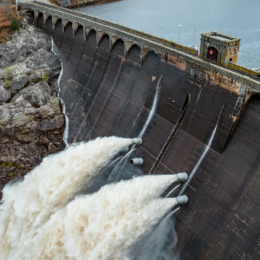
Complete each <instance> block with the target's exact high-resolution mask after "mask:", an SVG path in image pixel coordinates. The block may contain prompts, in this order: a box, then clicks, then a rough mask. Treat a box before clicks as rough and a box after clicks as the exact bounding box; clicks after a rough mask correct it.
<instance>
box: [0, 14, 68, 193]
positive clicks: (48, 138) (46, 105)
mask: <svg viewBox="0 0 260 260" xmlns="http://www.w3.org/2000/svg"><path fill="white" fill-rule="evenodd" d="M30 19H31V18H30V17H25V18H23V19H22V21H21V26H22V28H23V29H21V30H20V31H19V32H18V31H17V32H15V33H14V34H13V35H12V37H11V40H10V41H8V42H7V43H5V44H1V45H0V191H2V189H3V187H4V185H5V184H6V183H7V182H8V181H10V180H12V179H14V178H16V177H19V176H24V175H25V174H26V173H27V172H29V171H30V170H32V169H33V168H34V167H35V166H36V165H37V164H39V163H40V162H41V161H42V159H43V157H44V156H47V155H49V154H52V153H56V152H58V151H60V150H63V149H64V147H65V143H64V141H63V132H64V128H65V117H64V114H63V113H62V105H61V100H60V98H59V97H58V90H59V89H58V77H59V74H60V71H61V63H60V59H59V57H58V56H56V55H55V54H53V53H52V51H51V48H52V46H51V38H50V36H48V35H46V34H45V33H44V32H42V31H40V30H38V29H36V28H35V27H34V26H32V25H30V24H29V23H30ZM1 196H2V192H0V198H1Z"/></svg>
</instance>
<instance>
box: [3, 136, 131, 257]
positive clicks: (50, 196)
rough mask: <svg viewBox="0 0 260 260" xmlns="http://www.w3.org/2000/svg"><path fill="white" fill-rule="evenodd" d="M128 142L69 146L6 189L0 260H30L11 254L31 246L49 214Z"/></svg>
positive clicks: (110, 140)
mask: <svg viewBox="0 0 260 260" xmlns="http://www.w3.org/2000/svg"><path fill="white" fill-rule="evenodd" d="M131 143H132V140H131V139H125V138H118V137H106V138H97V139H95V140H93V141H90V142H88V143H80V144H78V145H74V146H69V147H68V148H67V149H66V150H65V151H62V152H60V153H58V154H55V155H51V156H48V157H46V158H44V160H43V162H42V163H41V164H40V165H39V166H38V167H36V168H35V169H34V170H32V171H31V172H30V173H29V174H27V175H26V176H25V178H24V180H23V181H22V182H20V183H18V184H14V185H9V186H6V187H5V188H4V190H3V203H2V204H1V206H0V223H1V225H0V259H1V260H2V259H3V260H4V259H5V260H6V259H12V260H14V259H33V258H26V257H24V258H22V256H21V257H20V256H19V257H18V258H17V257H14V254H16V252H17V250H18V248H20V249H21V250H23V249H24V248H28V247H31V245H32V243H33V241H34V239H35V235H36V234H37V233H38V232H40V231H39V230H41V228H42V226H43V225H44V224H45V223H46V222H47V221H48V220H49V219H50V217H51V215H53V214H55V212H58V211H59V210H62V209H63V208H64V207H65V206H66V205H67V204H68V202H70V201H71V200H72V199H73V198H74V197H75V196H76V195H77V194H78V193H79V192H80V191H81V190H82V189H83V188H85V187H86V186H88V185H91V181H92V180H93V177H95V176H96V175H97V174H98V173H99V171H100V170H101V169H102V168H103V167H104V166H106V165H107V164H108V163H109V162H110V160H111V159H112V158H113V156H115V154H117V153H118V152H119V151H120V150H122V148H123V147H125V146H128V145H130V144H131ZM36 259H37V258H36ZM39 259H44V258H39ZM47 259H49V258H47Z"/></svg>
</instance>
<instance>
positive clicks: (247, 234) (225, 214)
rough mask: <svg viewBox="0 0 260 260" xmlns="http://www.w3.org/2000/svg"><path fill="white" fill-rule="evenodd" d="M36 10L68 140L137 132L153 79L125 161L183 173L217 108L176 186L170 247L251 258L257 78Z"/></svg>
mask: <svg viewBox="0 0 260 260" xmlns="http://www.w3.org/2000/svg"><path fill="white" fill-rule="evenodd" d="M38 5H39V4H38ZM39 6H40V5H39ZM32 7H33V5H32V6H31V8H32ZM37 8H38V9H39V7H38V6H36V7H35V9H37ZM44 8H45V9H44ZM44 8H43V9H42V13H40V11H39V10H38V11H37V10H34V12H35V17H38V18H37V19H38V20H37V19H36V21H37V26H38V27H39V28H41V29H43V30H44V31H45V32H46V33H47V34H49V35H51V36H52V37H53V41H54V43H55V46H56V47H55V49H56V50H57V53H58V54H59V57H60V58H61V60H62V63H63V67H64V72H63V77H62V78H61V81H60V87H61V92H60V95H61V97H62V99H63V100H64V102H65V103H66V114H67V116H68V117H69V139H68V140H69V143H74V142H81V141H88V140H90V139H95V138H96V137H104V136H111V135H115V136H121V137H125V138H133V137H135V136H138V134H139V133H140V131H141V130H142V127H143V126H144V124H145V122H146V120H147V118H148V116H149V113H150V111H151V109H152V106H153V100H154V96H155V93H156V87H157V85H158V81H159V79H160V77H161V75H163V77H162V78H161V82H160V85H161V91H160V98H159V99H158V104H157V107H156V111H155V114H154V116H153V118H152V119H151V122H150V123H149V125H148V127H147V130H146V131H145V133H144V135H143V144H142V146H140V147H138V148H137V149H136V150H135V151H134V156H135V158H143V164H142V165H141V166H139V167H141V168H142V170H143V171H144V172H145V173H149V172H151V169H154V170H153V171H152V172H151V173H153V174H166V175H167V174H173V173H178V172H187V173H188V174H190V173H191V172H192V169H193V168H194V167H195V165H196V163H197V162H198V161H199V159H200V158H201V156H202V155H203V152H204V151H205V149H206V147H207V144H208V142H209V140H210V138H211V136H212V133H213V131H214V129H215V127H216V122H217V120H218V116H219V113H220V111H221V109H222V106H223V105H224V104H226V106H225V109H224V110H223V112H222V114H221V117H220V118H219V121H218V127H217V129H216V133H215V136H214V138H213V140H212V145H211V147H210V148H209V149H208V152H207V154H206V155H205V157H204V159H203V160H202V162H201V164H200V166H199V167H198V169H197V171H196V174H195V175H194V177H193V179H192V181H191V182H190V183H189V185H190V186H188V187H187V189H186V194H187V196H188V197H189V198H191V199H190V201H189V203H188V204H187V205H186V206H185V207H183V208H182V210H180V211H178V212H177V213H176V230H177V233H178V239H179V241H178V248H179V249H180V258H181V259H192V260H193V259H202V260H203V259H243V258H244V259H247V258H248V259H256V258H257V257H258V256H259V253H258V252H259V251H258V250H257V249H258V245H257V239H258V234H259V232H260V230H259V222H258V214H259V213H258V208H259V207H257V205H258V201H257V199H256V198H258V197H259V196H258V194H259V191H258V187H259V178H258V171H259V169H260V163H259V161H260V160H259V154H260V148H259V147H260V143H259V142H260V141H259V140H260V136H259V131H258V130H259V119H258V116H257V115H258V114H259V113H258V112H259V109H260V105H259V104H260V98H259V94H258V93H259V89H260V87H259V86H260V84H259V81H258V80H257V79H255V78H252V77H248V76H245V75H243V74H239V73H238V72H236V71H232V70H231V69H229V68H225V67H223V66H221V65H218V64H216V63H212V62H210V61H207V60H205V59H203V58H199V57H197V56H195V55H193V54H192V52H189V51H185V50H181V49H178V48H175V47H171V46H170V45H167V46H166V45H165V43H162V42H158V41H157V40H156V39H153V38H147V36H143V37H141V36H140V34H133V35H132V33H131V32H129V31H128V30H126V31H123V32H122V28H120V32H119V29H118V28H119V27H117V26H116V25H113V24H108V22H107V23H105V22H104V23H103V21H102V20H101V21H97V20H96V19H98V18H93V20H91V19H92V18H88V19H89V20H88V19H87V18H86V24H85V23H84V21H83V20H80V19H81V18H82V17H81V16H80V15H79V18H80V19H78V20H77V19H76V18H74V16H73V14H74V13H75V12H73V11H69V12H68V13H66V16H65V15H64V17H60V18H59V17H58V13H56V14H55V12H54V11H55V10H56V9H55V8H54V11H53V14H50V15H45V16H44V12H47V11H48V10H47V7H44ZM57 10H58V9H57ZM37 12H39V13H38V16H37V15H36V14H37ZM57 12H58V11H57ZM69 15H71V17H70V19H68V18H69ZM44 17H45V18H44ZM72 18H73V19H74V20H73V19H72ZM45 19H46V20H45ZM82 19H83V18H82ZM97 22H99V23H100V24H101V25H100V27H98V26H97V24H95V23H97ZM108 27H110V28H109V30H108ZM140 38H141V39H140ZM149 44H150V45H149ZM252 93H255V94H254V95H252ZM176 129H177V130H178V131H176ZM164 148H165V149H164ZM166 148H167V149H166ZM154 165H155V166H154ZM171 188H172V187H171ZM237 245H240V248H239V249H238V248H237ZM221 257H222V258H221ZM223 257H224V258H223Z"/></svg>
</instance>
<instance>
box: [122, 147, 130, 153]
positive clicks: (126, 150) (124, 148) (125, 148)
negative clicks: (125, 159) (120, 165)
mask: <svg viewBox="0 0 260 260" xmlns="http://www.w3.org/2000/svg"><path fill="white" fill-rule="evenodd" d="M121 152H123V153H127V152H129V147H128V146H125V147H123V148H122V149H121Z"/></svg>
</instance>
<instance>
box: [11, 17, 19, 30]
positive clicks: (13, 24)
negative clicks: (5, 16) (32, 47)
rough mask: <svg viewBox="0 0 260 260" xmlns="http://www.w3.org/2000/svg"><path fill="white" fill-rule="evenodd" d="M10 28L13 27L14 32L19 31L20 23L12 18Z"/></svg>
mask: <svg viewBox="0 0 260 260" xmlns="http://www.w3.org/2000/svg"><path fill="white" fill-rule="evenodd" d="M10 26H11V28H12V29H13V30H18V29H19V23H18V21H17V20H16V19H15V18H14V17H12V19H11V23H10Z"/></svg>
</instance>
